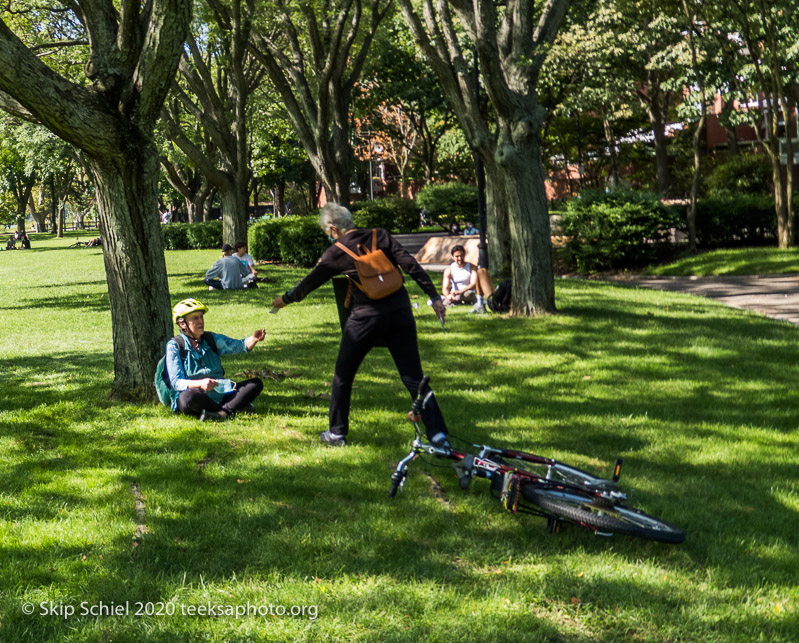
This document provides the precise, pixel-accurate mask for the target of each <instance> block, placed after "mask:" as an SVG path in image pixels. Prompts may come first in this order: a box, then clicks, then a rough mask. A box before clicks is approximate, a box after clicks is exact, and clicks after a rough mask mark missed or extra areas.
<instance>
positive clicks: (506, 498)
mask: <svg viewBox="0 0 799 643" xmlns="http://www.w3.org/2000/svg"><path fill="white" fill-rule="evenodd" d="M520 490H521V486H520V485H519V477H518V476H517V475H515V474H513V473H506V474H505V479H504V480H503V481H502V493H501V494H500V496H499V501H500V502H501V503H502V506H503V507H505V509H507V510H508V511H510V512H511V513H512V514H515V513H516V511H517V510H518V508H519V491H520Z"/></svg>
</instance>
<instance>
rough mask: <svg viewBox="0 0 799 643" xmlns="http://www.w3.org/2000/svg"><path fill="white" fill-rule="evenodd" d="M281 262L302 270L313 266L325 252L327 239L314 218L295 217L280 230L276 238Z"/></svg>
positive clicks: (327, 244)
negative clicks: (297, 266)
mask: <svg viewBox="0 0 799 643" xmlns="http://www.w3.org/2000/svg"><path fill="white" fill-rule="evenodd" d="M278 243H279V245H280V256H281V261H284V262H286V263H296V264H297V265H299V266H303V267H304V268H310V267H311V266H313V265H314V264H315V263H316V262H317V260H318V259H319V257H321V256H322V253H323V252H324V251H325V250H327V248H328V246H329V245H330V244H329V243H328V239H327V237H326V236H325V234H324V232H322V229H321V228H320V227H319V224H318V223H317V218H316V217H315V216H314V217H296V219H295V220H294V221H292V222H291V223H290V224H289V225H285V226H283V227H282V228H281V230H280V234H279V237H278Z"/></svg>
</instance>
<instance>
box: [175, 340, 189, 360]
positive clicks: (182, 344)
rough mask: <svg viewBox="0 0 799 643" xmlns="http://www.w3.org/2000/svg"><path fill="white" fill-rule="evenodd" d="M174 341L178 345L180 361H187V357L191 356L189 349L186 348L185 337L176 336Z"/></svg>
mask: <svg viewBox="0 0 799 643" xmlns="http://www.w3.org/2000/svg"><path fill="white" fill-rule="evenodd" d="M172 339H174V340H175V343H176V344H177V345H178V353H179V354H180V361H181V362H184V361H186V355H188V354H189V349H188V348H186V340H185V339H183V335H175V336H174V337H173V338H172Z"/></svg>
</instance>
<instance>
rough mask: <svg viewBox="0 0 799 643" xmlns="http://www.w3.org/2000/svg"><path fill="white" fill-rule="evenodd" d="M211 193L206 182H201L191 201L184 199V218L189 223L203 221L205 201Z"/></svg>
mask: <svg viewBox="0 0 799 643" xmlns="http://www.w3.org/2000/svg"><path fill="white" fill-rule="evenodd" d="M210 193H211V187H210V186H209V185H208V182H207V181H205V180H203V182H202V186H201V187H200V188H199V189H198V190H197V191H196V192H194V194H193V195H192V197H191V199H185V202H186V218H187V219H188V222H189V223H197V222H198V221H204V220H205V216H204V213H205V201H206V200H207V199H208V195H209V194H210Z"/></svg>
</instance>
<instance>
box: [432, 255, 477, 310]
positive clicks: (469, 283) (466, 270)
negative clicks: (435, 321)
mask: <svg viewBox="0 0 799 643" xmlns="http://www.w3.org/2000/svg"><path fill="white" fill-rule="evenodd" d="M465 257H466V250H465V249H464V247H463V246H461V245H457V246H455V247H454V248H453V249H452V258H453V259H454V261H453V262H452V263H451V264H450V265H449V266H448V267H447V269H446V270H444V280H443V283H442V284H441V297H442V299H443V300H444V305H445V306H454V305H455V304H474V306H473V307H472V310H471V312H473V313H484V312H485V307H484V305H483V296H482V294H480V292H479V286H478V283H477V268H476V267H475V266H473V265H472V264H470V263H469V262H467V261H465Z"/></svg>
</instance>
